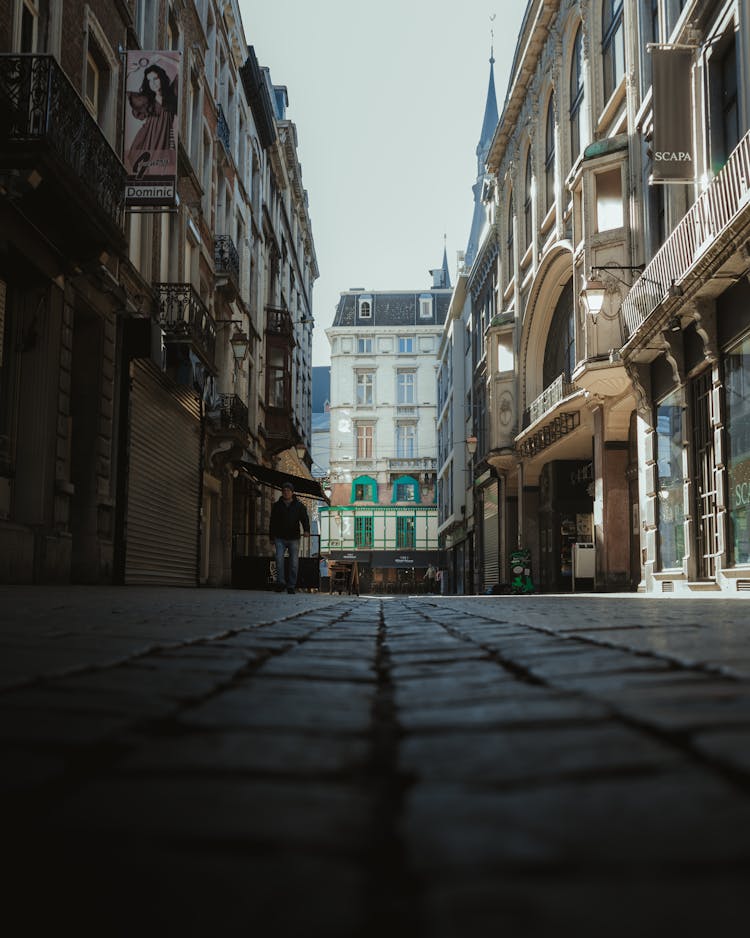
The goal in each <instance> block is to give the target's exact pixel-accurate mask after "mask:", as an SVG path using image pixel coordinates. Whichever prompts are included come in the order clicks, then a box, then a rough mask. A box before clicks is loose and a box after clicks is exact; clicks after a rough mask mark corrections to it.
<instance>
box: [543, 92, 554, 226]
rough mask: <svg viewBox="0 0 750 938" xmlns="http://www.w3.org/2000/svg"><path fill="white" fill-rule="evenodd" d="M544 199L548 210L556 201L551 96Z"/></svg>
mask: <svg viewBox="0 0 750 938" xmlns="http://www.w3.org/2000/svg"><path fill="white" fill-rule="evenodd" d="M544 197H545V205H546V207H547V209H550V208H552V205H553V204H554V201H555V109H554V107H553V97H552V95H550V97H549V104H548V105H547V129H546V131H545V139H544Z"/></svg>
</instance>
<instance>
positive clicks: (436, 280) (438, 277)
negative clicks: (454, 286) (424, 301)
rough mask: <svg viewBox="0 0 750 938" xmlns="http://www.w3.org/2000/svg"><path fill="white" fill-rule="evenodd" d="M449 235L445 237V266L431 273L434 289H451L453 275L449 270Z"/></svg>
mask: <svg viewBox="0 0 750 938" xmlns="http://www.w3.org/2000/svg"><path fill="white" fill-rule="evenodd" d="M447 245H448V235H443V264H442V266H441V267H435V268H434V269H433V270H431V271H430V274H431V275H432V287H433V289H436V288H444V289H448V290H449V289H450V286H451V275H450V271H449V270H448V246H447Z"/></svg>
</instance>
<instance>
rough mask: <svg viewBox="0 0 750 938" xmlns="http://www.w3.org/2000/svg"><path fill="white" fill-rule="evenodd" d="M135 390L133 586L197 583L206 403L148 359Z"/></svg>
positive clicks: (128, 573) (128, 566)
mask: <svg viewBox="0 0 750 938" xmlns="http://www.w3.org/2000/svg"><path fill="white" fill-rule="evenodd" d="M131 387H132V389H131V394H130V466H129V473H128V507H127V531H126V553H125V583H126V584H129V585H157V584H158V585H163V586H195V585H196V583H197V578H198V549H199V547H198V545H199V537H198V514H199V511H200V484H201V480H200V402H199V400H198V397H197V395H196V394H195V392H193V391H192V390H190V389H189V388H184V387H178V386H175V385H174V384H172V382H171V381H169V379H168V378H166V377H165V376H164V375H163V374H162V373H161V372H160V371H159V369H158V368H157V367H156V366H155V365H154V364H153V363H152V362H151V361H150V360H147V359H136V360H134V361H133V362H132V363H131Z"/></svg>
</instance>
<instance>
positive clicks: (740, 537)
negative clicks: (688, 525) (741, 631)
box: [724, 336, 750, 564]
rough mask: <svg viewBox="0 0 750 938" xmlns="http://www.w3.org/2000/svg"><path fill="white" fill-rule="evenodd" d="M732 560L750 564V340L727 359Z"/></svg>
mask: <svg viewBox="0 0 750 938" xmlns="http://www.w3.org/2000/svg"><path fill="white" fill-rule="evenodd" d="M724 374H725V387H726V428H727V430H726V433H727V487H728V502H729V538H728V540H729V560H730V563H733V564H745V563H750V336H745V338H744V339H743V340H742V341H741V342H739V343H738V344H737V345H735V346H734V347H733V348H732V349H730V350H729V352H728V353H727V356H726V358H725V359H724Z"/></svg>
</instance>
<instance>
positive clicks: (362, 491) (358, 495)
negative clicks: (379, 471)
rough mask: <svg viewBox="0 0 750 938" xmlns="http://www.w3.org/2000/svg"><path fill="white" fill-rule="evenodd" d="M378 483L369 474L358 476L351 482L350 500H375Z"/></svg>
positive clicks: (376, 498)
mask: <svg viewBox="0 0 750 938" xmlns="http://www.w3.org/2000/svg"><path fill="white" fill-rule="evenodd" d="M377 500H378V483H377V482H376V481H375V479H373V478H372V477H371V476H358V477H357V478H356V479H355V480H354V481H353V482H352V502H376V501H377Z"/></svg>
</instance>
